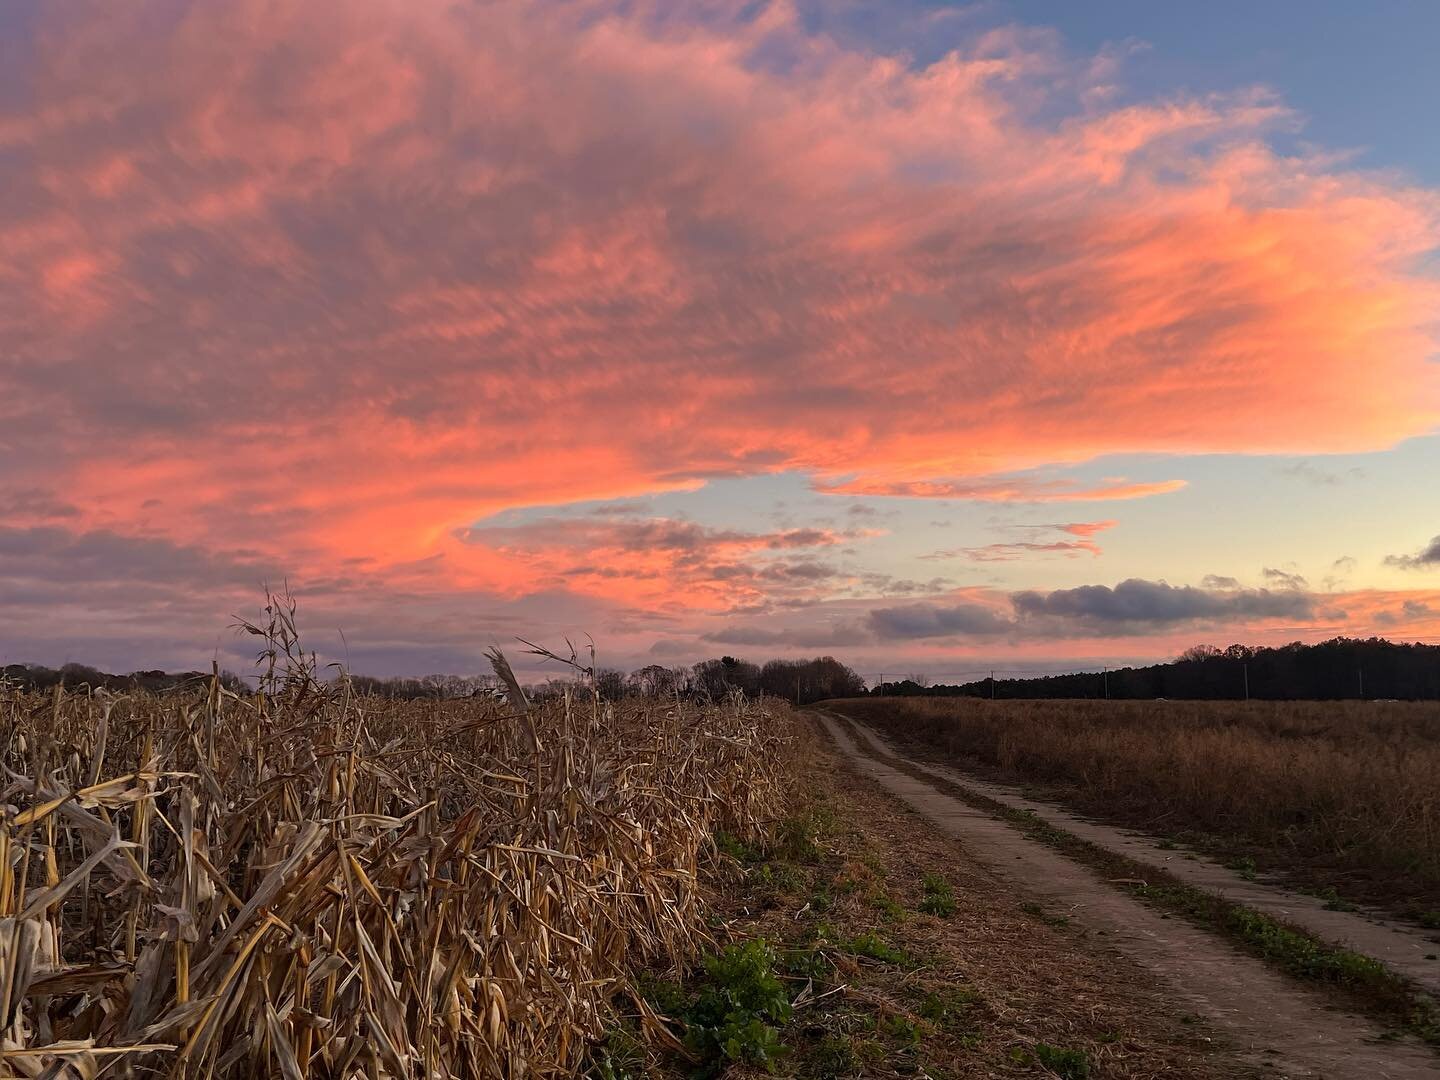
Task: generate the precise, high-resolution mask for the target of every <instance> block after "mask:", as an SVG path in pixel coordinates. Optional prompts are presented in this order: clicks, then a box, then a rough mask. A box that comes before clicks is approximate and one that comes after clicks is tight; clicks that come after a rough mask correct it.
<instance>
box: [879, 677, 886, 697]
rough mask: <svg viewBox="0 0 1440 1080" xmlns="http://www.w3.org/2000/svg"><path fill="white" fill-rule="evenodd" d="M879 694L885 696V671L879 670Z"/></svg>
mask: <svg viewBox="0 0 1440 1080" xmlns="http://www.w3.org/2000/svg"><path fill="white" fill-rule="evenodd" d="M880 696H881V697H884V696H885V673H884V672H883V671H882V672H880Z"/></svg>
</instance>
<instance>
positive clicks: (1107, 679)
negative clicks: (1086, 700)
mask: <svg viewBox="0 0 1440 1080" xmlns="http://www.w3.org/2000/svg"><path fill="white" fill-rule="evenodd" d="M1100 670H1101V671H1102V672H1103V673H1104V675H1105V700H1106V701H1109V700H1110V666H1109V665H1108V664H1107V665H1106V666H1105V667H1103V668H1101V669H1100Z"/></svg>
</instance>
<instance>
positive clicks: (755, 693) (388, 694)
mask: <svg viewBox="0 0 1440 1080" xmlns="http://www.w3.org/2000/svg"><path fill="white" fill-rule="evenodd" d="M210 677H211V674H210V673H209V672H200V671H185V672H178V673H170V672H165V671H136V672H132V673H130V674H129V675H111V674H108V673H106V672H103V671H100V670H98V669H96V668H93V667H90V666H88V665H86V664H73V663H72V664H66V665H64V666H63V667H59V668H50V667H45V666H43V665H40V664H11V665H9V666H8V667H5V668H0V681H3V682H8V683H10V684H12V685H15V686H20V687H23V688H26V689H31V690H49V689H51V688H52V687H54V686H56V685H58V684H60V683H64V684H65V686H66V687H68V688H70V689H72V690H73V689H76V688H78V687H83V686H88V687H90V688H91V689H102V688H103V689H105V690H110V691H115V692H123V691H126V690H134V689H143V690H149V691H152V692H161V691H166V690H171V689H174V688H175V687H178V686H184V685H187V684H198V683H199V682H201V681H203V680H206V679H209V678H210ZM220 682H221V683H222V684H223V685H224V686H225V687H226V688H227V689H230V690H233V691H236V692H237V693H239V692H244V691H246V690H248V689H249V687H248V686H247V684H246V683H245V681H244V680H243V679H241V678H240V677H239V676H237V675H235V674H234V673H233V672H230V671H222V672H220ZM350 682H351V685H352V686H353V687H354V688H355V690H356V692H358V693H361V694H370V695H375V696H377V697H385V698H401V699H416V698H439V699H445V700H453V699H457V698H466V697H477V696H486V695H490V694H494V693H497V692H498V689H499V686H500V683H499V680H497V679H496V678H495V677H494V676H493V675H488V674H486V675H421V676H402V677H398V678H388V679H382V678H376V677H375V676H373V675H352V676H351V677H350ZM588 682H589V679H588V677H587V678H586V679H584V680H582V679H577V678H576V677H575V676H574V675H573V674H567V675H565V676H563V677H556V678H551V679H547V680H544V681H542V682H539V683H531V684H530V685H529V686H528V687H527V688H526V689H527V691H528V693H529V694H530V696H531V697H532V698H536V699H543V698H546V697H551V696H556V695H559V694H561V693H563V692H564V691H565V690H566V689H573V688H574V687H575V686H576V685H577V684H581V683H585V684H588ZM594 686H595V689H596V690H597V691H598V692H599V694H600V696H601V697H602V698H604V699H605V700H606V701H619V700H620V699H622V698H629V697H651V698H675V697H683V698H687V699H701V700H704V699H708V700H712V701H721V700H724V699H726V698H728V697H730V696H731V695H732V694H737V693H738V694H740V695H742V696H744V697H748V698H755V697H760V696H762V695H769V696H771V697H780V698H785V699H786V700H788V701H793V702H796V703H797V704H807V703H809V702H812V701H822V700H825V699H826V698H843V697H856V696H858V695H860V694H863V693H865V680H864V679H862V678H861V677H860V676H859V675H857V674H856V673H855V672H854V671H852V670H851V669H850V668H849V667H847V666H846V665H844V664H842V663H841V662H840V661H839V660H836V659H835V658H834V657H833V656H817V657H815V658H814V659H813V660H771V661H769V662H768V663H766V664H763V665H762V664H755V663H751V662H750V661H748V660H740V659H737V658H736V657H733V656H722V657H719V658H716V659H712V660H702V661H700V662H699V663H698V664H693V665H690V666H689V667H664V666H662V665H659V664H651V665H650V666H648V667H643V668H638V669H636V670H635V671H631V672H628V673H627V672H624V671H620V670H618V669H616V668H600V669H598V670H597V671H596V672H595V673H594Z"/></svg>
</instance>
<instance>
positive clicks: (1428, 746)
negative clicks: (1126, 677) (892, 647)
mask: <svg viewBox="0 0 1440 1080" xmlns="http://www.w3.org/2000/svg"><path fill="white" fill-rule="evenodd" d="M832 704H837V705H838V707H839V708H840V709H841V711H843V712H845V713H847V714H848V715H850V716H853V717H855V718H857V719H861V720H864V721H866V722H868V723H870V724H872V725H874V726H875V727H877V728H878V729H880V730H882V731H884V732H885V733H887V734H889V735H891V736H894V737H897V738H899V739H901V740H904V741H906V742H908V743H910V744H911V745H915V746H919V747H921V748H923V749H925V750H928V751H929V752H930V753H931V754H933V755H937V756H940V757H944V758H949V759H953V760H956V761H960V762H962V763H966V764H969V765H971V766H972V767H976V768H978V769H981V770H987V771H990V772H991V773H993V774H994V775H998V776H1001V777H1004V778H1008V779H1011V780H1015V781H1020V782H1024V783H1028V784H1032V785H1038V786H1039V787H1040V788H1042V789H1043V790H1044V791H1045V792H1046V793H1048V794H1050V795H1053V796H1054V797H1056V798H1058V799H1060V800H1061V801H1063V802H1066V803H1068V804H1069V805H1071V806H1074V807H1077V808H1079V809H1081V810H1083V811H1085V812H1087V813H1091V814H1094V815H1096V816H1097V817H1101V818H1104V819H1106V820H1111V821H1115V822H1118V823H1121V824H1125V825H1129V826H1133V827H1136V828H1140V829H1143V830H1145V831H1148V832H1151V833H1155V834H1158V835H1161V836H1174V837H1177V838H1183V839H1185V840H1186V841H1188V842H1193V843H1198V844H1199V845H1200V846H1202V847H1204V848H1206V849H1208V850H1211V851H1214V852H1216V853H1219V854H1224V855H1227V857H1229V858H1231V859H1233V860H1235V861H1236V862H1237V864H1238V865H1241V866H1243V867H1246V868H1249V866H1250V865H1251V864H1252V863H1253V864H1254V865H1255V867H1256V868H1257V869H1258V872H1260V873H1265V872H1267V871H1276V872H1284V873H1287V874H1289V875H1291V876H1292V877H1295V878H1297V879H1298V880H1299V881H1300V882H1301V883H1302V884H1304V885H1305V886H1306V887H1309V888H1312V889H1315V890H1317V891H1322V892H1324V891H1325V890H1327V889H1332V888H1333V889H1335V890H1337V891H1338V894H1339V895H1341V896H1353V897H1356V898H1359V899H1362V900H1370V901H1377V902H1382V903H1384V904H1386V906H1388V907H1391V908H1393V909H1398V910H1409V911H1410V912H1411V913H1412V914H1415V915H1416V916H1418V917H1421V918H1423V919H1426V920H1427V921H1433V920H1434V918H1435V914H1434V913H1435V909H1436V908H1440V705H1436V704H1434V703H1410V702H1358V701H1357V702H1258V701H1256V702H1203V701H1154V702H1149V701H1145V702H1140V701H1108V702H1107V701H987V700H983V699H976V698H863V699H854V700H848V701H844V702H840V703H832Z"/></svg>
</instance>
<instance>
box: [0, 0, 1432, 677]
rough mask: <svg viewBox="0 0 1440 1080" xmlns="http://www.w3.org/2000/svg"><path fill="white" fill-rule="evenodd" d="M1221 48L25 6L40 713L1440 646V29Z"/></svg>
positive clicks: (15, 578) (614, 18)
mask: <svg viewBox="0 0 1440 1080" xmlns="http://www.w3.org/2000/svg"><path fill="white" fill-rule="evenodd" d="M1181 8H1182V6H1181V5H1172V4H1163V3H1142V2H1140V0H1126V2H1122V0H1108V2H1107V0H1099V2H1096V3H1087V4H1078V3H1066V2H1060V0H1052V2H1048V3H1046V2H1041V0H1008V2H1007V0H996V2H991V3H984V2H982V3H979V4H974V5H955V4H937V3H922V2H918V0H916V2H895V0H886V2H884V3H881V2H879V0H875V2H867V3H861V2H859V0H831V2H794V3H784V2H775V3H763V2H746V3H740V2H730V0H711V2H696V3H683V2H674V0H635V2H620V0H575V2H558V0H555V2H535V3H511V2H505V0H496V2H489V0H474V2H471V0H445V2H441V0H344V2H342V0H230V2H224V3H220V2H215V3H186V2H182V0H155V2H135V3H124V4H116V3H102V2H98V0H96V2H85V0H58V2H39V0H35V2H32V0H9V2H7V3H5V4H3V5H0V192H3V195H4V197H3V198H0V663H11V662H17V661H33V662H42V663H47V664H53V665H58V664H60V663H63V662H65V661H67V660H76V661H83V662H86V663H91V664H95V665H97V666H99V667H102V668H106V669H107V670H112V671H128V670H132V669H135V668H139V667H147V668H148V667H167V668H193V667H206V666H208V664H209V662H210V659H211V657H212V656H216V655H218V656H219V658H220V660H221V663H222V664H224V665H225V666H228V667H232V668H235V669H236V670H242V671H243V670H245V669H246V667H247V660H246V657H247V655H248V654H249V653H250V651H251V649H250V647H249V646H248V645H247V643H246V642H245V641H243V640H241V639H238V638H237V637H236V636H235V634H234V633H233V632H232V631H231V630H229V629H228V627H229V626H230V625H231V624H232V623H233V621H234V617H235V616H237V615H243V616H251V615H253V614H254V613H255V611H256V609H257V608H258V605H259V601H260V597H261V595H262V593H261V588H262V585H263V583H265V582H270V583H272V584H275V585H279V584H280V583H281V582H283V581H286V580H288V582H289V583H290V586H291V588H292V589H293V591H294V593H295V594H296V596H297V597H298V599H299V603H300V612H301V622H302V627H303V628H304V629H305V630H306V632H307V634H308V637H309V645H310V647H312V648H315V649H318V650H319V651H320V653H321V654H322V658H323V659H339V660H345V661H347V662H348V663H349V664H350V665H351V666H352V667H353V668H354V669H355V670H358V671H363V672H367V673H372V674H380V675H391V674H422V673H427V672H455V673H469V672H474V671H478V670H480V668H481V667H482V661H481V659H480V650H481V649H482V648H483V647H485V646H487V645H489V644H491V643H499V644H501V645H502V646H506V647H507V648H508V647H509V646H510V645H511V644H512V643H513V642H514V638H515V636H516V635H517V634H518V635H523V636H526V637H529V638H533V639H536V640H540V641H543V642H545V643H547V644H550V645H553V646H559V645H561V644H562V639H563V637H564V636H565V635H569V636H570V637H571V638H572V639H574V640H576V641H583V640H584V639H585V636H586V635H587V634H588V635H589V636H590V637H591V638H593V639H594V641H595V643H596V646H597V649H598V651H599V657H600V660H601V662H602V663H604V664H608V665H613V666H617V667H623V668H633V667H638V666H641V665H643V664H648V663H663V664H667V665H673V664H681V663H689V662H693V661H695V660H698V659H701V658H703V657H706V656H714V655H719V654H720V653H727V652H728V653H733V654H737V655H743V656H745V657H747V658H750V659H753V660H764V659H766V658H768V657H771V656H781V655H791V656H793V655H815V654H817V653H832V654H834V655H836V656H838V657H840V658H841V659H844V660H845V661H847V662H848V663H850V664H852V666H854V667H856V668H857V669H858V670H860V671H861V672H863V673H866V674H867V675H871V676H872V677H873V676H874V675H875V674H878V673H879V672H915V673H922V672H923V673H925V674H928V675H930V676H931V677H932V678H950V677H953V676H959V675H963V674H964V673H967V672H974V671H983V670H987V669H989V668H992V667H993V668H997V669H999V670H1002V671H1028V670H1060V669H1070V668H1084V667H1091V666H1098V665H1102V664H1109V665H1114V664H1117V663H1123V662H1128V661H1136V660H1147V661H1148V660H1154V659H1163V658H1167V657H1170V656H1173V655H1174V654H1175V653H1177V652H1179V651H1180V650H1181V649H1183V648H1185V647H1187V646H1189V645H1192V644H1195V643H1197V642H1208V643H1215V644H1226V643H1229V642H1231V641H1244V642H1248V643H1252V644H1279V643H1282V642H1285V641H1291V640H1307V641H1308V640H1317V639H1320V638H1325V637H1333V636H1335V635H1337V634H1347V635H1365V636H1368V635H1371V634H1378V635H1383V636H1389V637H1394V638H1397V639H1404V640H1416V639H1419V640H1429V641H1440V345H1437V340H1440V135H1437V130H1440V129H1437V127H1436V123H1435V117H1434V110H1435V105H1436V102H1437V101H1440V65H1437V64H1436V63H1435V62H1434V56H1433V49H1434V42H1435V41H1436V40H1440V5H1436V4H1433V3H1430V2H1419V0H1416V2H1413V3H1412V2H1402V0H1390V2H1377V3H1373V4H1367V5H1358V4H1353V3H1350V2H1348V0H1345V2H1341V0H1334V2H1316V0H1303V2H1302V0H1292V2H1272V3H1267V4H1262V5H1257V4H1254V3H1253V0H1252V2H1250V3H1244V4H1242V3H1238V2H1225V3H1210V4H1206V5H1203V6H1201V5H1183V8H1184V9H1185V10H1183V11H1182V10H1181ZM342 634H343V637H342Z"/></svg>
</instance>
